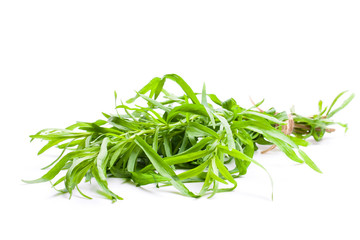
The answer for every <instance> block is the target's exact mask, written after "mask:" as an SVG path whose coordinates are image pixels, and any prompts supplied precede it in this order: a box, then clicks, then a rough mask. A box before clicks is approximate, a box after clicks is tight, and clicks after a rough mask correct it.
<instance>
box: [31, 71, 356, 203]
mask: <svg viewBox="0 0 360 240" xmlns="http://www.w3.org/2000/svg"><path fill="white" fill-rule="evenodd" d="M169 80H170V81H174V82H175V83H176V84H178V85H179V86H180V87H181V89H182V90H183V94H181V95H180V96H179V95H174V94H171V93H169V92H167V91H166V90H165V89H164V84H165V82H166V81H169ZM342 94H344V93H341V94H340V95H339V96H338V97H337V98H336V99H335V100H334V102H333V104H332V105H331V106H330V107H328V108H325V109H322V102H321V103H319V114H318V115H315V116H313V117H310V118H307V117H302V116H300V115H297V114H295V113H292V114H293V116H294V118H295V122H296V123H297V128H295V129H294V132H293V133H294V135H290V136H289V135H285V134H284V133H283V132H282V131H281V127H282V126H283V125H284V124H286V120H288V115H287V114H286V113H285V112H281V113H277V112H276V111H275V110H274V109H273V108H272V109H269V110H268V111H266V112H259V111H257V110H256V109H255V108H256V107H258V106H259V105H261V104H262V102H263V101H262V102H260V103H258V104H256V105H255V106H253V107H251V108H243V107H241V106H239V105H238V104H237V102H236V101H235V100H234V99H233V98H230V99H228V100H225V101H221V100H220V99H219V98H218V97H217V96H216V95H215V94H208V93H207V92H206V87H205V84H204V87H203V89H202V92H201V93H195V92H194V91H193V90H192V89H191V87H190V86H189V85H188V84H187V83H186V82H185V81H184V80H183V79H182V78H181V77H180V76H178V75H176V74H167V75H165V76H164V77H162V78H158V77H157V78H154V79H152V80H151V81H150V82H149V83H148V84H146V85H145V86H144V87H143V88H141V89H140V90H139V91H137V92H136V95H135V96H134V97H133V98H131V99H129V100H128V101H127V102H126V103H125V104H124V103H121V104H120V105H117V104H116V110H117V111H116V114H113V115H110V114H105V113H103V115H104V117H105V120H98V121H95V122H77V123H75V124H73V125H71V126H69V127H67V128H65V129H44V130H41V131H39V132H38V133H36V134H34V135H31V136H30V137H31V139H32V140H34V139H40V140H43V141H46V142H47V143H46V144H45V146H44V147H43V148H41V149H40V151H39V154H42V153H44V152H45V151H47V150H48V149H50V148H53V147H55V148H59V149H61V154H60V155H59V157H58V158H57V159H55V161H53V162H52V163H51V164H50V165H48V166H46V167H45V168H44V169H49V170H48V171H47V173H46V174H44V175H43V176H42V177H40V178H39V179H36V180H32V181H25V182H27V183H39V182H47V181H51V180H53V179H54V178H55V177H56V176H58V177H59V178H58V180H57V181H56V182H54V183H52V185H53V186H54V187H55V186H57V185H58V184H60V183H63V184H64V189H62V190H60V191H62V192H65V193H69V194H70V197H71V195H72V194H73V192H74V190H75V189H76V190H77V191H79V193H80V194H81V195H83V196H84V197H86V198H90V197H89V196H87V195H85V194H84V193H83V192H81V191H80V189H79V188H78V185H79V184H80V183H81V182H82V181H83V180H85V182H90V181H91V179H95V180H96V182H97V183H98V185H99V186H100V188H101V189H102V191H101V193H102V194H103V195H104V196H106V197H108V198H109V199H111V200H113V201H116V200H118V199H122V198H121V197H120V196H118V195H117V194H115V193H114V192H112V191H111V190H110V188H109V186H108V181H107V180H108V178H110V177H115V178H123V179H128V180H131V181H132V182H133V183H134V184H136V185H137V186H141V185H147V184H157V186H159V185H161V186H169V185H172V186H173V187H175V188H176V189H177V190H178V191H179V192H180V193H181V194H183V195H185V196H190V197H195V198H197V197H201V196H204V195H209V196H210V197H211V196H213V195H214V194H216V193H218V192H225V191H231V190H233V189H235V188H236V187H237V181H236V180H235V178H238V177H240V176H242V175H244V174H246V172H247V168H248V167H249V165H250V164H251V163H253V164H255V165H257V166H259V167H261V168H262V169H264V171H265V172H266V173H267V171H266V169H265V168H264V167H263V166H262V165H261V164H260V163H258V162H257V161H256V160H254V159H253V156H254V152H255V151H256V150H257V149H258V146H259V145H270V144H275V145H276V146H277V147H278V148H279V149H280V150H281V151H282V152H284V153H285V154H286V156H288V157H289V158H290V159H291V160H293V161H295V162H298V163H305V164H307V165H309V167H311V168H312V169H314V170H315V171H317V172H321V171H320V169H319V168H318V167H317V166H316V165H315V163H314V162H313V161H312V160H311V159H310V158H309V157H308V156H307V155H306V153H305V152H304V151H303V150H302V149H300V147H301V146H307V145H308V142H307V141H305V140H304V139H305V138H308V137H310V136H314V138H315V139H317V140H319V139H321V137H322V136H323V134H324V133H325V132H326V127H327V126H328V125H330V124H334V123H333V122H331V120H329V119H330V117H332V116H333V115H334V114H335V113H337V112H338V111H339V110H341V109H342V108H343V107H345V106H346V105H347V104H348V103H349V102H350V101H351V99H352V98H353V95H352V97H350V98H349V99H348V100H347V101H345V103H344V104H343V105H342V106H340V107H339V108H337V109H335V110H332V108H333V106H334V104H335V103H336V100H337V99H338V98H339V97H340V96H341V95H342ZM140 99H142V101H143V102H145V104H143V105H139V104H137V103H138V102H139V100H140ZM116 102H117V94H116V92H115V103H116ZM323 116H326V117H325V118H324V117H323ZM341 125H342V124H341ZM343 126H345V125H343ZM269 177H270V175H269ZM270 180H271V177H270ZM191 182H201V183H202V188H201V190H200V192H198V193H194V192H193V191H191V190H190V189H189V188H188V184H187V183H191ZM271 183H272V180H271Z"/></svg>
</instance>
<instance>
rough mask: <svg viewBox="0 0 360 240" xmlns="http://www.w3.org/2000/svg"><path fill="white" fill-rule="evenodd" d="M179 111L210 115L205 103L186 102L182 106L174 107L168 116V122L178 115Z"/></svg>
mask: <svg viewBox="0 0 360 240" xmlns="http://www.w3.org/2000/svg"><path fill="white" fill-rule="evenodd" d="M179 113H191V114H196V115H201V116H205V117H209V115H208V113H207V111H206V109H205V107H204V106H203V105H201V104H189V103H184V104H182V105H180V106H177V107H174V108H173V109H172V110H171V111H170V112H169V114H168V117H167V122H171V120H172V119H173V118H174V117H176V115H178V114H179Z"/></svg>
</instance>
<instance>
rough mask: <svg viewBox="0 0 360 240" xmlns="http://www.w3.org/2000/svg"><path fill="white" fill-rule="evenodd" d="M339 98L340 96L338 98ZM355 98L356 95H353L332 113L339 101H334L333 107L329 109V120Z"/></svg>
mask: <svg viewBox="0 0 360 240" xmlns="http://www.w3.org/2000/svg"><path fill="white" fill-rule="evenodd" d="M340 96H341V95H340ZM338 97H339V96H338ZM338 97H337V98H338ZM354 97H355V94H351V95H350V97H349V98H347V99H346V100H345V101H344V102H343V103H342V104H341V106H340V107H338V108H336V109H335V110H333V111H331V112H330V110H331V108H332V106H333V104H334V102H336V100H337V99H335V100H334V102H333V104H332V105H331V107H330V108H329V110H328V114H326V115H327V118H331V117H332V116H334V115H335V114H336V113H337V112H339V111H340V110H342V109H344V108H345V107H346V106H347V105H348V104H349V103H350V102H351V101H352V100H353V99H354Z"/></svg>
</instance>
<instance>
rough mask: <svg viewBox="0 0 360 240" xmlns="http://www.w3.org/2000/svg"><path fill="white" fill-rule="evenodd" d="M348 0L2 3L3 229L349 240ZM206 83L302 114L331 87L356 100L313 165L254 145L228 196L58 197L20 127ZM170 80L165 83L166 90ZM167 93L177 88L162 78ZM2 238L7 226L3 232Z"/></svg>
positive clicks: (355, 129) (354, 219)
mask: <svg viewBox="0 0 360 240" xmlns="http://www.w3.org/2000/svg"><path fill="white" fill-rule="evenodd" d="M359 12H360V3H359V1H346V0H342V1H331V0H327V1H316V0H311V1H305V0H303V1H209V0H207V1H195V0H192V1H186V0H181V1H157V0H147V1H135V0H134V1H74V0H71V1H35V0H33V1H16V0H12V1H1V2H0V82H1V88H0V106H1V118H0V121H1V136H0V143H1V145H0V146H1V155H0V156H1V157H0V159H1V174H0V177H1V182H0V184H1V192H2V197H1V205H0V208H1V209H0V210H1V219H2V220H3V221H4V222H3V223H2V224H1V229H2V230H1V231H0V235H1V238H2V239H23V238H27V239H30V238H31V239H80V238H82V239H100V238H102V239H106V238H110V237H111V238H114V239H115V238H117V239H120V238H122V239H130V238H132V239H140V237H148V238H149V239H184V238H186V239H195V238H204V239H206V238H208V239H214V238H221V239H226V238H232V239H241V238H243V239H265V238H266V239H329V238H330V237H331V238H334V239H359V238H360V233H359V229H358V227H359V225H360V219H359V216H360V207H359V202H360V194H359V189H360V188H359V183H360V174H359V167H360V164H359V161H360V159H359V148H358V146H359V144H358V138H357V135H358V134H359V133H360V131H359V126H358V125H359V122H358V117H360V116H359V113H358V112H357V111H358V110H359V88H358V87H357V82H358V81H359V79H360V69H359V66H360V44H359V43H360V14H359ZM167 73H176V74H179V75H180V76H182V77H183V78H184V79H185V80H186V81H187V82H188V83H189V84H190V85H191V86H192V87H193V89H195V91H201V87H202V84H203V82H206V84H207V89H208V92H213V93H217V94H218V95H219V96H220V98H221V99H223V100H224V99H226V98H228V97H234V98H235V99H236V100H237V101H238V103H240V105H243V106H250V102H249V100H248V96H252V97H253V98H254V99H255V100H258V101H259V100H261V99H262V98H265V100H266V101H265V103H264V106H263V107H264V108H269V107H272V106H274V107H276V108H277V109H278V110H279V111H280V110H289V109H290V107H291V106H292V105H295V108H296V110H297V112H299V113H303V114H304V115H306V114H311V113H314V112H316V110H317V101H318V100H319V99H323V100H324V102H325V103H327V104H329V102H330V101H331V100H332V98H333V97H335V96H336V95H337V94H338V93H339V92H340V91H342V90H350V92H355V93H357V94H358V95H357V98H355V100H354V101H353V102H352V103H351V105H349V106H348V108H347V109H346V110H344V111H343V112H340V113H339V114H338V115H335V119H336V120H338V121H343V122H347V123H349V131H348V132H347V133H346V134H344V131H343V130H342V129H341V128H337V131H336V132H335V133H333V134H331V135H328V136H326V137H325V138H324V140H323V141H322V142H320V143H315V142H314V141H313V140H310V142H311V143H312V145H311V146H310V147H308V148H307V149H306V152H307V153H308V154H309V155H310V156H311V157H312V159H313V160H314V161H315V162H316V163H317V165H318V166H319V167H320V168H321V170H322V171H323V172H324V173H323V174H318V173H316V172H314V171H312V170H311V169H310V168H308V167H307V166H305V165H297V164H294V163H293V162H292V161H291V160H289V159H287V158H286V157H285V156H284V155H283V154H282V153H281V152H279V151H277V150H275V151H273V152H270V153H268V154H266V155H261V154H256V155H255V158H256V159H257V160H258V161H260V162H261V163H262V164H263V165H264V166H265V167H266V168H267V169H268V171H269V172H270V173H271V175H272V177H273V179H274V201H271V198H270V194H271V189H270V183H269V181H268V178H267V176H266V174H265V173H264V172H263V171H261V170H260V169H258V168H257V167H256V166H250V167H249V170H248V174H247V175H245V176H244V177H243V178H241V179H238V180H237V181H238V183H239V185H238V188H237V189H236V190H235V191H234V192H231V193H223V194H217V195H216V196H215V197H214V198H212V199H207V198H201V199H190V198H186V197H182V196H180V195H178V194H175V193H173V192H171V191H168V190H166V189H161V190H158V189H155V188H153V187H147V188H143V189H142V188H136V187H134V186H132V185H131V184H128V183H122V181H121V180H118V179H113V180H111V181H110V186H111V188H112V189H113V190H114V191H115V192H116V193H118V194H119V195H120V196H122V197H124V198H125V200H123V201H118V202H116V203H115V204H111V202H110V201H108V200H105V199H103V198H102V197H101V196H99V195H96V194H94V192H95V188H96V187H95V186H88V185H84V186H83V190H84V192H86V193H87V194H89V195H91V196H93V197H94V199H93V200H86V199H84V198H81V197H80V196H78V195H76V194H75V196H73V198H72V199H71V200H68V196H66V195H65V196H63V195H57V193H56V191H55V190H53V189H51V187H50V184H48V183H43V184H37V185H27V184H23V183H22V182H21V181H20V180H21V179H34V178H37V177H39V176H40V175H42V174H43V172H42V171H40V170H39V169H40V168H41V167H43V166H45V165H47V164H48V163H49V162H51V160H52V159H53V158H54V155H52V154H47V155H46V156H44V157H42V158H40V157H37V156H36V152H37V150H38V149H39V148H40V146H41V144H39V143H32V144H30V143H29V137H28V136H29V135H30V134H33V133H35V132H36V131H38V130H40V129H42V128H47V127H58V128H61V127H65V126H67V125H70V124H72V123H74V122H75V121H95V120H96V119H98V118H101V112H109V113H111V112H114V110H113V106H114V102H113V100H114V98H113V91H114V90H116V91H117V92H118V96H119V98H121V99H127V98H129V97H132V96H133V93H134V92H133V90H138V89H139V88H140V87H142V86H143V85H144V84H146V83H147V81H149V80H150V79H151V78H153V77H155V76H162V75H164V74H167ZM170 88H171V87H170ZM175 90H177V89H175ZM4 236H7V237H4Z"/></svg>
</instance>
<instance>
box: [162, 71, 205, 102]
mask: <svg viewBox="0 0 360 240" xmlns="http://www.w3.org/2000/svg"><path fill="white" fill-rule="evenodd" d="M163 78H167V79H171V80H173V81H174V82H176V83H177V84H178V85H179V86H180V87H181V88H182V89H183V90H184V92H185V93H186V95H187V96H188V97H189V98H190V99H191V101H192V102H193V103H194V104H200V102H199V100H198V99H197V97H196V94H195V93H194V91H193V90H192V89H191V87H190V86H189V85H188V84H187V83H186V82H185V81H184V79H182V78H181V77H180V76H179V75H176V74H166V75H165V76H164V77H163Z"/></svg>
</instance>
